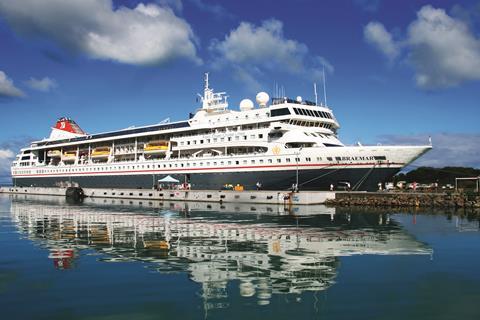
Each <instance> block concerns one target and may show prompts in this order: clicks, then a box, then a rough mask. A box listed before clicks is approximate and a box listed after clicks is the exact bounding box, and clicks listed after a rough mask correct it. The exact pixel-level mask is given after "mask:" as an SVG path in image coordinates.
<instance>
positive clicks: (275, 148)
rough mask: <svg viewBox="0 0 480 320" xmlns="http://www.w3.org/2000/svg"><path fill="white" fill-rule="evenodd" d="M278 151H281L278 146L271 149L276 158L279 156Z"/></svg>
mask: <svg viewBox="0 0 480 320" xmlns="http://www.w3.org/2000/svg"><path fill="white" fill-rule="evenodd" d="M280 151H282V150H281V149H280V147H279V146H275V147H273V148H272V152H273V154H274V155H276V156H278V155H279V154H280Z"/></svg>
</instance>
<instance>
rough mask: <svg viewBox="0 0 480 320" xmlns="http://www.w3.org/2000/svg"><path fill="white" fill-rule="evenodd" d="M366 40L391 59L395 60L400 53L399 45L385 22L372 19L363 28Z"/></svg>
mask: <svg viewBox="0 0 480 320" xmlns="http://www.w3.org/2000/svg"><path fill="white" fill-rule="evenodd" d="M363 35H364V37H365V40H366V41H367V42H368V43H370V44H372V45H373V46H375V47H376V48H377V49H378V50H380V51H381V52H382V53H383V54H384V55H385V56H387V57H388V58H389V59H390V60H394V59H395V58H396V57H397V56H398V54H399V53H400V52H399V51H400V50H399V48H398V45H397V44H396V43H395V42H394V40H393V38H392V35H391V34H390V33H389V32H388V31H387V30H386V29H385V27H384V26H383V24H381V23H379V22H376V21H372V22H369V23H368V24H367V25H366V26H365V28H364V29H363Z"/></svg>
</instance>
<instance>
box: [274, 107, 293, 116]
mask: <svg viewBox="0 0 480 320" xmlns="http://www.w3.org/2000/svg"><path fill="white" fill-rule="evenodd" d="M295 113H296V112H295ZM270 114H271V116H272V117H278V116H284V115H287V114H290V110H288V108H281V109H274V110H272V111H271V113H270Z"/></svg>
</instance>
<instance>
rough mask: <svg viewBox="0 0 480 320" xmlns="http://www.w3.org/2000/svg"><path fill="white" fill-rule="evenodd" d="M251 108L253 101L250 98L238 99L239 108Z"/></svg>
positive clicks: (243, 109)
mask: <svg viewBox="0 0 480 320" xmlns="http://www.w3.org/2000/svg"><path fill="white" fill-rule="evenodd" d="M252 109H253V101H252V100H250V99H243V100H242V101H240V110H242V111H245V110H252Z"/></svg>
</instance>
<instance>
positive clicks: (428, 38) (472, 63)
mask: <svg viewBox="0 0 480 320" xmlns="http://www.w3.org/2000/svg"><path fill="white" fill-rule="evenodd" d="M479 23H480V2H478V1H463V2H462V1H455V2H454V1H382V0H345V1H333V0H332V1H329V0H326V1H314V0H311V1H310V0H299V1H262V0H259V1H215V0H157V1H134V0H125V1H115V0H113V1H112V0H70V1H64V0H43V1H35V0H22V1H9V0H0V113H1V116H0V128H1V130H0V167H2V168H3V169H0V170H3V171H2V172H7V169H8V168H7V164H8V162H9V161H10V159H11V156H12V154H13V153H16V152H17V148H18V147H19V145H21V144H22V143H25V140H29V139H30V137H32V138H43V137H46V136H48V134H49V132H50V127H51V126H52V125H53V124H54V122H55V120H56V119H57V118H58V117H61V116H69V117H72V118H73V119H75V120H76V121H77V123H79V124H80V126H81V127H82V128H83V129H84V130H86V131H87V132H90V133H94V132H101V131H109V130H115V129H121V128H126V127H129V126H132V125H137V126H139V125H146V124H154V123H158V122H160V121H162V120H163V119H165V118H167V117H169V118H170V119H171V120H172V121H174V120H182V119H185V118H186V117H187V116H188V113H189V112H191V111H193V110H194V109H195V108H196V107H197V105H196V101H195V99H196V93H197V92H201V90H202V85H203V84H202V77H203V73H204V72H205V71H209V72H210V74H211V76H210V77H211V84H212V86H213V87H214V88H215V89H217V90H219V91H220V90H221V91H227V93H228V94H229V95H230V107H231V108H233V109H235V108H238V103H239V102H240V100H241V99H243V98H251V99H253V98H254V97H255V94H256V93H257V92H258V91H260V90H264V91H267V92H272V88H273V86H274V83H275V82H276V83H278V84H279V85H281V86H284V87H285V90H286V93H287V95H289V96H292V97H295V96H297V95H301V96H303V97H305V98H309V99H313V88H312V83H313V82H317V83H318V85H319V86H321V70H322V66H325V69H326V71H327V95H328V104H329V105H330V106H331V107H332V109H333V111H334V113H335V115H336V116H337V118H338V120H339V121H340V124H341V129H340V138H341V140H342V141H344V142H345V143H346V144H353V143H356V142H357V141H361V142H363V143H365V144H368V143H370V144H373V143H379V142H380V143H384V144H388V143H402V144H408V143H421V144H424V143H427V141H428V136H432V137H433V143H434V146H436V147H437V148H436V151H432V152H431V153H430V155H428V156H426V157H424V158H423V159H422V160H421V161H420V162H419V164H426V165H435V166H442V165H468V166H476V167H480V160H479V158H478V156H477V154H476V152H477V150H478V149H479V147H480V133H479V129H478V120H479V119H480V116H479V112H480V111H479V89H480V81H479V80H480V37H479V36H480V35H479V28H480V25H479Z"/></svg>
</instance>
